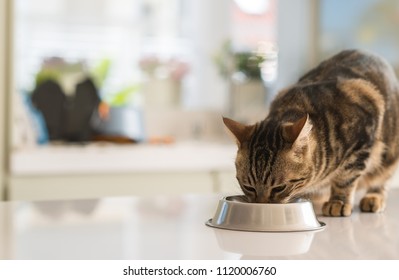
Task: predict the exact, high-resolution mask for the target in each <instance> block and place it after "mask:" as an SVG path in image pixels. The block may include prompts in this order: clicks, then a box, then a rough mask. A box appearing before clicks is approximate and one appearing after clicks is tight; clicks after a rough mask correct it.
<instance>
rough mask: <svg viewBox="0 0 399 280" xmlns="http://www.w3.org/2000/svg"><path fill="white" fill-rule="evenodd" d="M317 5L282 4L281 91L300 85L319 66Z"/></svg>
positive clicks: (306, 1)
mask: <svg viewBox="0 0 399 280" xmlns="http://www.w3.org/2000/svg"><path fill="white" fill-rule="evenodd" d="M316 2H317V1H315V0H301V1H292V0H279V1H278V7H277V10H278V15H277V20H278V24H277V42H278V47H279V64H278V67H279V71H278V81H277V89H281V88H283V87H286V86H288V85H290V84H292V83H294V82H296V81H297V80H298V78H299V77H300V76H301V75H302V74H304V72H305V71H307V70H309V69H310V68H312V67H314V66H315V65H316V63H317V62H316V57H317V54H316V50H317V48H316V45H315V36H316V35H317V34H316V29H317V27H316V26H317V22H316V20H317V3H316Z"/></svg>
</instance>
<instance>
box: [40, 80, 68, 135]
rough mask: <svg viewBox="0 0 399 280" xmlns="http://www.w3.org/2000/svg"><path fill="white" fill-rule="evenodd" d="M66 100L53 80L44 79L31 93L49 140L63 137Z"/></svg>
mask: <svg viewBox="0 0 399 280" xmlns="http://www.w3.org/2000/svg"><path fill="white" fill-rule="evenodd" d="M66 102H67V101H66V96H65V94H64V92H63V91H62V89H61V87H60V86H59V84H58V83H57V82H55V81H53V80H47V81H44V82H43V83H41V84H40V85H38V86H37V87H36V88H35V90H34V91H33V93H32V103H33V105H34V106H35V107H36V108H37V109H38V110H39V111H40V112H41V113H42V114H43V117H44V119H45V122H46V127H47V131H48V136H49V139H50V140H62V138H63V128H64V126H65V118H66V114H65V112H66V104H67V103H66Z"/></svg>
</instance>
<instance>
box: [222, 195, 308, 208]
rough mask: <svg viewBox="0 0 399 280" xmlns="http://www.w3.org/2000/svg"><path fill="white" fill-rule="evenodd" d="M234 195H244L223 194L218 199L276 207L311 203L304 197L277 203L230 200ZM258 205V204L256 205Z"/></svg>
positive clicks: (234, 202) (230, 202) (233, 202)
mask: <svg viewBox="0 0 399 280" xmlns="http://www.w3.org/2000/svg"><path fill="white" fill-rule="evenodd" d="M234 197H245V195H229V196H224V197H223V198H221V199H220V200H219V202H220V201H224V202H227V203H229V204H240V205H248V206H249V205H250V206H255V205H260V206H263V207H265V206H272V205H279V206H278V207H284V206H286V205H295V204H307V203H311V204H312V201H310V200H308V199H304V198H298V199H297V200H296V201H292V202H287V203H278V202H271V203H257V202H246V201H237V200H231V199H229V198H234ZM256 207H258V206H256Z"/></svg>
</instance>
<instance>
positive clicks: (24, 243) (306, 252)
mask: <svg viewBox="0 0 399 280" xmlns="http://www.w3.org/2000/svg"><path fill="white" fill-rule="evenodd" d="M219 197H220V195H179V196H160V197H125V198H122V197H121V198H104V199H96V200H69V201H46V202H17V201H14V202H1V203H0V258H2V259H268V258H273V259H399V203H398V201H399V190H398V189H395V190H392V191H391V192H390V195H389V201H388V205H387V209H386V211H385V212H384V213H381V214H366V213H359V210H358V207H356V208H355V211H354V213H353V214H352V216H351V217H349V218H326V217H319V219H320V220H322V221H324V222H325V223H326V224H327V227H326V228H325V229H324V230H323V231H320V232H298V233H254V232H238V231H228V230H217V229H213V228H209V227H207V226H205V225H204V222H205V221H206V220H207V219H209V218H210V217H211V216H212V215H213V213H214V211H215V209H216V205H217V201H218V199H219Z"/></svg>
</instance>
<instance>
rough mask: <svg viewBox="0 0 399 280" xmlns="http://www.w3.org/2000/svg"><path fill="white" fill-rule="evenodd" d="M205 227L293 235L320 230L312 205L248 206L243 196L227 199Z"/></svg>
mask: <svg viewBox="0 0 399 280" xmlns="http://www.w3.org/2000/svg"><path fill="white" fill-rule="evenodd" d="M206 225H208V226H210V227H215V228H221V229H230V230H242V231H264V232H284V231H285V232H295V231H309V230H320V229H323V228H324V227H325V224H324V223H323V222H319V221H318V220H317V218H316V215H315V212H314V210H313V206H312V203H311V202H310V201H307V200H298V201H296V202H292V203H285V204H277V203H248V202H245V198H244V197H243V196H227V197H224V198H223V199H221V200H220V201H219V205H218V208H217V210H216V213H215V215H214V217H213V218H212V219H210V220H209V221H208V222H207V223H206Z"/></svg>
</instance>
